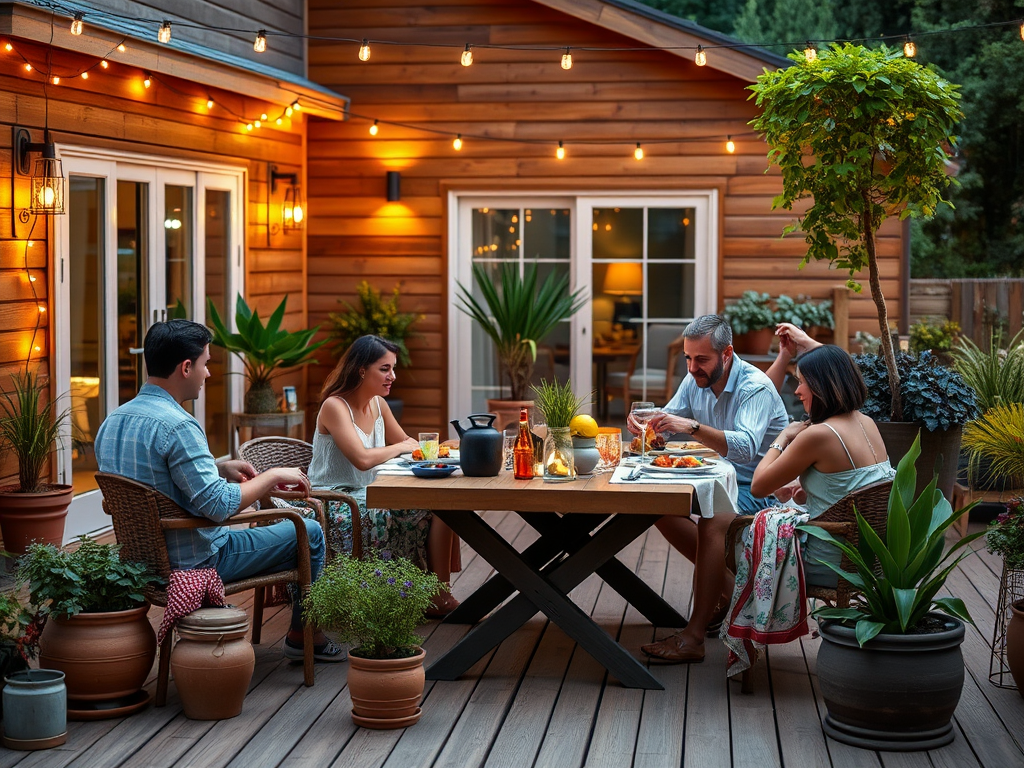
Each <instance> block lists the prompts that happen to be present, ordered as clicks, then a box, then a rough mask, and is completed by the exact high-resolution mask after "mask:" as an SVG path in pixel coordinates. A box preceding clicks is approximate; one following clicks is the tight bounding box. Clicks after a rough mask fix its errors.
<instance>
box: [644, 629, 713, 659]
mask: <svg viewBox="0 0 1024 768" xmlns="http://www.w3.org/2000/svg"><path fill="white" fill-rule="evenodd" d="M640 650H641V651H643V652H644V653H646V654H647V655H648V656H650V657H651V663H652V664H699V663H700V662H702V661H704V646H703V645H690V644H689V643H688V642H686V640H685V639H684V638H683V636H682V634H681V633H677V634H675V635H669V636H668V637H666V638H664V639H662V640H659V641H658V642H656V643H648V644H647V645H641V646H640Z"/></svg>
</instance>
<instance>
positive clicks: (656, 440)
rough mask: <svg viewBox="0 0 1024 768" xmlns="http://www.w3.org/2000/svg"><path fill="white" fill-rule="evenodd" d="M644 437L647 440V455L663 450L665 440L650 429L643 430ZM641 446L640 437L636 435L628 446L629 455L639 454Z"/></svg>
mask: <svg viewBox="0 0 1024 768" xmlns="http://www.w3.org/2000/svg"><path fill="white" fill-rule="evenodd" d="M644 437H645V438H646V440H647V453H652V454H653V453H655V452H658V451H664V450H665V438H664V437H662V436H661V435H659V434H658V433H657V432H655V431H654V430H653V429H652V428H651V427H647V429H646V430H644ZM642 448H643V446H642V445H641V444H640V436H639V435H637V436H636V437H634V438H633V440H632V442H631V443H630V444H629V452H630V453H637V454H638V453H640V452H641V450H642Z"/></svg>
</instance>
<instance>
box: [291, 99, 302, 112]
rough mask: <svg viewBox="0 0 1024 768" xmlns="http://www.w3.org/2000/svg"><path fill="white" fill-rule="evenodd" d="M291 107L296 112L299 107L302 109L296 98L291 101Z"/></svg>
mask: <svg viewBox="0 0 1024 768" xmlns="http://www.w3.org/2000/svg"><path fill="white" fill-rule="evenodd" d="M292 109H294V110H295V111H296V112H298V111H299V110H300V109H302V105H301V104H299V100H298V99H296V100H295V101H293V102H292Z"/></svg>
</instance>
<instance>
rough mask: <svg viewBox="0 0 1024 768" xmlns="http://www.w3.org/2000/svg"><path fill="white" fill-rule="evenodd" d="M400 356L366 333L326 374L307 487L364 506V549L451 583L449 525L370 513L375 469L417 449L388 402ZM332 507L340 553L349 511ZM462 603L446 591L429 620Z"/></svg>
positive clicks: (401, 512)
mask: <svg viewBox="0 0 1024 768" xmlns="http://www.w3.org/2000/svg"><path fill="white" fill-rule="evenodd" d="M397 353H398V347H396V346H395V345H394V344H392V343H391V342H390V341H387V340H385V339H382V338H380V337H379V336H362V337H360V338H358V339H356V340H355V341H354V342H353V343H352V346H350V347H349V348H348V350H347V351H346V352H345V355H344V356H343V357H342V358H341V360H340V361H338V365H337V366H336V367H335V368H334V370H333V371H332V372H331V374H330V375H329V376H328V377H327V381H325V382H324V386H323V389H322V390H321V392H320V413H319V414H318V415H317V418H316V431H315V432H314V433H313V461H312V462H311V463H310V465H309V482H310V484H311V485H312V486H313V488H318V489H330V490H339V491H343V492H345V493H347V494H349V495H351V496H353V497H355V499H356V500H357V501H358V502H359V505H360V507H362V508H363V512H362V518H361V520H362V524H363V525H362V527H363V538H364V542H363V544H364V546H371V547H373V548H374V549H378V550H387V551H389V552H390V553H391V554H392V555H394V556H396V557H405V558H408V559H409V560H412V561H413V562H414V563H416V564H417V565H419V567H420V568H422V569H423V570H430V571H433V572H434V573H436V574H437V576H438V578H439V579H441V581H442V582H444V583H445V584H447V583H448V582H449V581H450V580H451V571H452V570H458V559H457V558H458V547H457V546H454V541H455V537H454V535H453V534H452V531H451V529H450V528H448V526H447V525H445V524H444V523H443V522H441V521H440V520H438V519H436V518H434V517H433V515H432V514H431V513H430V511H429V510H424V509H366V486H367V485H369V484H370V483H372V482H373V479H374V476H375V472H374V470H375V468H376V467H377V466H378V465H380V464H383V463H384V462H386V461H387V460H388V459H393V458H395V457H397V456H400V455H401V454H403V453H411V452H412V451H414V450H416V449H418V448H419V443H418V442H417V441H416V440H414V439H413V438H411V437H409V436H408V435H407V434H405V431H404V430H403V429H402V427H401V426H399V424H398V421H397V420H396V419H395V417H394V415H393V414H392V413H391V408H390V407H388V404H387V401H386V400H385V399H384V398H385V397H386V396H387V394H388V393H389V392H390V391H391V385H392V384H394V382H395V379H396V378H397V375H398V373H397V362H398V356H397ZM328 506H329V510H328V511H329V513H330V515H331V518H332V522H333V523H334V525H332V526H331V528H332V534H334V533H336V532H340V533H339V535H337V536H332V538H333V539H334V540H333V541H330V542H329V544H330V546H332V547H333V548H334V549H335V550H336V551H338V550H350V549H351V536H352V518H351V511H350V510H349V508H348V505H347V504H344V503H342V502H331V503H330V504H329V505H328ZM346 539H347V540H346ZM453 566H454V567H453ZM457 606H458V601H457V600H455V598H454V597H452V596H451V593H449V592H447V591H442V592H441V593H439V594H438V595H437V596H436V597H435V598H434V606H433V608H432V609H431V610H430V611H428V613H427V615H428V616H432V617H439V616H444V615H446V614H448V613H451V611H453V610H454V609H455V608H456V607H457Z"/></svg>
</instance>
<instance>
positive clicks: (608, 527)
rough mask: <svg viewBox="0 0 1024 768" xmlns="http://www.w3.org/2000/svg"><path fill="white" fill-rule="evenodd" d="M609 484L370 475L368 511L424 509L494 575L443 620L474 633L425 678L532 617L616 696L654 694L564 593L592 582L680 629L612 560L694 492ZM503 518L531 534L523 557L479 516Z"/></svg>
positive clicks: (685, 506)
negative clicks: (614, 686) (504, 514)
mask: <svg viewBox="0 0 1024 768" xmlns="http://www.w3.org/2000/svg"><path fill="white" fill-rule="evenodd" d="M610 479H611V475H610V474H602V475H594V476H592V477H589V478H579V479H577V480H575V481H573V482H568V483H545V482H543V481H542V480H540V479H533V480H515V479H514V478H513V476H512V473H511V472H502V473H501V474H499V475H498V476H497V477H463V476H458V477H449V478H445V479H443V480H426V479H421V478H416V477H408V476H384V475H379V476H378V477H377V479H376V480H375V481H374V482H373V483H372V484H371V485H370V486H368V487H367V489H366V503H367V506H369V507H373V508H378V509H429V510H432V511H433V512H434V514H436V515H437V516H438V517H439V518H440V519H441V520H443V521H444V522H445V523H447V524H448V526H449V527H451V529H452V530H453V531H455V533H457V534H458V535H459V536H461V537H462V539H463V540H464V541H465V542H466V543H468V544H469V545H470V546H471V547H473V549H474V550H476V552H477V553H478V554H479V555H480V556H481V557H483V558H484V559H485V560H486V561H487V562H488V563H490V564H491V566H493V568H494V569H495V571H497V573H496V574H495V575H494V576H493V577H491V579H490V580H488V581H487V582H486V583H484V584H483V585H482V586H481V587H480V588H479V589H477V590H476V592H474V593H473V594H472V595H471V596H469V597H468V598H466V599H465V600H463V602H462V605H461V606H460V607H459V608H458V609H457V610H456V611H455V612H453V613H452V614H450V615H449V616H448V618H447V619H446V621H447V622H449V623H463V624H476V626H475V627H474V628H473V629H472V630H471V631H470V632H469V633H468V634H467V635H466V636H465V637H464V638H462V640H460V641H459V642H458V643H457V644H456V645H455V646H454V647H453V648H451V650H449V651H448V652H447V653H446V654H444V655H443V656H442V657H441V658H439V659H438V660H437V661H435V662H434V663H433V664H431V665H430V667H429V668H428V669H427V677H428V679H431V680H455V679H456V678H458V677H459V676H460V675H462V674H463V673H464V672H465V671H466V670H468V669H469V668H470V667H471V666H473V664H475V663H476V662H477V661H478V660H479V659H481V658H482V657H483V656H484V655H485V654H486V653H487V652H488V651H489V650H491V649H492V648H494V647H496V646H497V645H498V644H499V643H501V642H502V641H503V640H504V639H505V638H507V637H508V636H509V635H511V634H512V633H513V632H515V631H516V630H517V629H518V628H519V627H521V626H522V625H523V624H524V623H526V622H527V621H528V620H529V619H530V618H531V617H532V616H534V615H535V614H536V613H537V611H541V612H543V613H544V615H546V616H547V617H548V618H549V619H550V620H551V621H553V622H554V623H555V624H557V625H558V626H559V627H561V628H562V629H563V630H564V631H565V632H566V634H568V635H569V636H570V637H572V638H573V640H575V641H576V642H577V643H579V645H580V646H581V647H582V648H584V649H585V650H586V651H587V652H588V653H590V655H591V656H593V657H594V658H595V659H596V660H597V661H598V662H600V663H601V664H602V665H603V666H604V667H605V669H607V670H608V671H609V672H611V673H612V674H613V675H614V676H615V677H617V678H618V679H619V681H620V682H621V683H622V685H624V686H625V687H627V688H649V689H656V690H661V689H662V685H661V683H659V682H658V681H657V680H656V679H655V678H654V677H653V676H652V675H651V674H650V672H649V671H648V670H647V668H646V667H645V666H644V665H643V664H641V663H640V662H638V661H637V660H636V659H635V658H634V657H633V656H632V654H630V653H629V652H628V651H627V650H626V649H625V648H623V647H622V646H621V645H619V644H618V643H617V642H616V641H615V640H614V638H612V637H611V636H610V635H609V634H608V633H607V632H605V631H604V630H603V629H602V628H601V627H600V626H598V625H597V624H596V623H595V622H594V621H593V619H591V618H590V616H588V615H587V614H586V613H584V612H583V611H582V610H581V609H580V608H579V607H578V606H577V605H576V604H575V603H573V602H572V600H571V599H570V598H569V592H570V591H572V589H573V588H574V587H576V586H577V585H578V584H580V583H581V582H582V581H583V580H584V579H586V578H587V577H588V576H590V575H591V574H592V573H597V575H598V576H600V577H601V578H602V579H603V580H604V581H605V582H606V583H607V584H608V585H609V586H611V587H612V588H613V589H615V591H616V592H618V593H619V594H620V595H622V597H624V598H625V599H626V600H627V601H628V602H629V603H630V604H631V605H633V606H634V607H636V609H637V610H638V611H639V612H640V613H641V614H643V615H644V616H645V617H646V618H647V619H648V620H649V621H650V622H651V623H652V624H654V625H656V626H661V627H684V626H686V620H685V619H684V618H683V617H682V616H680V615H679V613H678V612H677V611H676V610H675V609H673V608H672V607H671V606H670V605H669V604H668V603H666V602H665V601H664V600H663V599H662V598H661V596H660V595H659V594H657V593H656V592H655V591H654V590H653V589H651V588H650V587H649V586H647V585H646V584H645V583H644V582H643V581H642V580H641V579H640V578H639V577H638V576H637V575H636V574H634V573H633V572H632V571H631V570H629V569H628V568H626V566H624V565H623V564H622V563H621V562H619V561H618V559H616V557H615V556H616V554H618V552H619V551H621V550H622V549H623V548H624V547H626V546H628V545H629V544H630V543H631V542H632V541H633V540H635V539H636V538H637V537H638V536H640V535H641V534H643V533H644V531H646V530H647V529H648V528H650V527H651V526H652V525H654V523H655V522H656V521H657V520H658V518H660V517H662V516H664V515H688V514H690V511H691V504H694V505H695V503H696V500H695V497H694V495H693V487H692V486H690V485H639V484H637V485H627V484H616V485H612V484H610V483H609V480H610ZM504 510H512V511H514V512H516V513H517V514H518V515H519V516H520V517H522V518H523V520H525V521H526V523H527V524H529V525H530V526H531V527H533V528H534V529H535V530H536V531H537V532H538V533H539V534H540V538H539V539H538V540H537V541H535V542H534V543H533V544H531V545H530V546H529V547H527V548H526V549H524V550H523V551H522V552H518V551H516V549H515V548H513V547H512V545H511V544H509V543H508V542H507V541H506V540H505V539H504V538H503V537H502V536H501V535H500V534H499V533H498V532H497V531H496V530H494V528H492V527H491V526H490V525H489V524H488V523H487V520H486V517H487V512H489V511H504ZM516 592H518V594H517V595H516V596H515V597H514V598H513V599H512V600H510V601H509V602H508V603H506V604H505V605H503V606H502V607H501V608H499V609H498V610H496V611H495V610H494V609H495V608H497V607H498V606H499V605H501V603H502V602H503V601H504V600H505V599H506V598H508V597H510V596H511V595H513V594H514V593H516ZM492 611H494V612H493V613H491V612H492ZM488 614H491V615H489V616H488ZM485 616H487V618H486V619H484V617H485ZM481 619H483V621H481ZM478 622H479V623H478Z"/></svg>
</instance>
